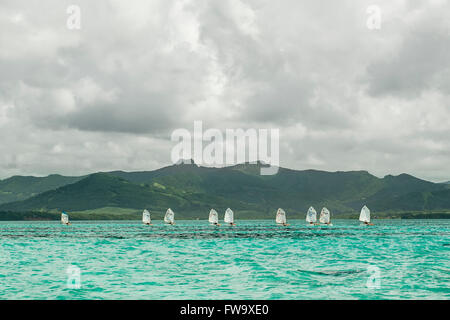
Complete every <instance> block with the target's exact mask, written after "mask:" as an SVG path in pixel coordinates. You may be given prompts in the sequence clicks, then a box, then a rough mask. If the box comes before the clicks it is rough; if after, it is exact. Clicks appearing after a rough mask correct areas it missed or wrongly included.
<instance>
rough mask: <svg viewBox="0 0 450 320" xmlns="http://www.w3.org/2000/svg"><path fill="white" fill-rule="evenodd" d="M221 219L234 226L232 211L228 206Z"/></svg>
mask: <svg viewBox="0 0 450 320" xmlns="http://www.w3.org/2000/svg"><path fill="white" fill-rule="evenodd" d="M223 221H225V223H228V224H229V225H230V226H235V224H234V213H233V211H232V210H231V209H230V208H228V209H227V210H226V211H225V217H224V218H223Z"/></svg>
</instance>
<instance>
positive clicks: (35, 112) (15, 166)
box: [0, 0, 450, 181]
mask: <svg viewBox="0 0 450 320" xmlns="http://www.w3.org/2000/svg"><path fill="white" fill-rule="evenodd" d="M77 2H78V4H79V5H80V6H81V9H82V29H81V30H80V31H69V30H67V29H66V27H65V19H66V18H67V14H66V12H65V9H66V7H67V5H69V4H72V2H71V1H68V0H67V1H50V0H49V1H45V2H42V1H31V0H30V1H12V0H4V1H2V4H1V5H0V45H1V48H2V50H1V51H0V70H2V72H1V74H0V135H1V136H2V144H1V145H0V153H1V154H3V156H0V176H3V177H5V176H8V175H11V174H48V173H54V172H56V173H66V174H79V173H88V172H92V171H98V170H101V171H106V170H114V169H123V170H146V169H154V168H157V167H159V166H162V165H167V164H170V151H171V147H172V144H171V142H170V141H169V139H170V133H171V131H172V130H173V129H175V128H186V129H188V130H192V127H193V121H194V120H204V127H205V128H211V127H216V128H220V129H225V128H249V127H253V128H266V127H269V128H280V131H281V139H282V140H281V141H280V143H281V145H282V148H281V150H280V160H281V162H282V163H281V164H282V165H284V166H287V167H291V168H296V169H309V168H316V169H323V170H354V169H366V170H369V171H370V172H373V173H375V174H377V175H380V176H383V175H385V174H389V173H401V172H408V173H411V174H416V175H419V176H420V177H422V178H429V179H433V180H442V181H444V180H450V178H449V176H450V172H449V171H448V156H449V155H448V152H446V151H445V150H446V149H445V148H446V147H448V148H447V150H448V149H450V145H449V144H450V141H449V134H448V129H445V127H446V126H445V124H446V123H448V122H449V121H450V112H449V109H448V95H449V93H450V81H449V79H450V77H449V74H450V70H449V68H450V58H449V50H448V49H449V47H448V32H449V28H448V22H447V20H448V17H446V15H447V12H448V10H446V9H448V2H439V1H433V2H429V3H428V2H407V3H405V2H404V1H387V0H386V1H379V3H378V4H379V5H380V7H381V8H382V10H383V19H384V20H383V24H382V29H381V30H379V31H375V32H373V31H371V30H368V29H367V28H366V25H365V22H366V18H367V14H366V11H365V10H366V8H367V6H368V5H370V4H373V3H372V2H371V1H368V0H367V1H358V2H355V1H326V0H321V1H297V0H283V1H264V0H261V1H259V0H252V1H240V0H236V1H207V0H204V1H195V2H189V1H184V2H180V1H167V0H161V1H144V0H142V1H138V0H136V1H132V2H129V3H127V2H123V1H116V0H109V1H107V0H100V1H95V2H94V1H87V0H80V1H77ZM18 14H19V15H21V16H20V19H19V18H17V16H16V15H18ZM14 17H16V18H17V19H15V20H14V19H13V18H14ZM430 159H431V160H430Z"/></svg>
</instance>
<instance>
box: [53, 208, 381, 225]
mask: <svg viewBox="0 0 450 320" xmlns="http://www.w3.org/2000/svg"><path fill="white" fill-rule="evenodd" d="M208 221H209V223H210V224H211V225H215V226H220V224H219V214H218V213H217V211H216V210H214V209H211V210H210V211H209V218H208ZM223 221H224V222H225V223H226V224H228V225H230V226H235V225H236V224H235V223H234V212H233V210H231V209H230V208H227V210H225V216H224V219H223ZM306 221H307V222H308V224H309V225H319V224H322V225H327V226H332V225H333V224H332V223H331V213H330V210H328V209H327V208H326V207H323V208H322V210H321V211H320V216H319V223H317V212H316V210H315V209H314V208H313V207H310V208H309V209H308V212H307V213H306ZM359 221H361V222H362V225H368V226H373V223H371V222H370V209H369V208H368V207H367V206H364V207H363V208H362V209H361V213H360V215H359ZM164 222H165V223H167V224H170V225H174V224H175V213H174V212H173V211H172V209H170V208H169V209H167V211H166V214H165V216H164ZM275 222H276V223H277V224H278V225H283V226H288V225H289V224H287V220H286V212H285V211H284V210H283V209H281V208H278V210H277V212H276V216H275ZM61 223H62V224H65V225H70V222H69V215H68V214H67V213H66V212H65V211H63V212H62V213H61ZM142 223H143V224H146V225H151V224H152V220H151V217H150V212H149V211H148V210H147V209H145V210H144V211H143V212H142Z"/></svg>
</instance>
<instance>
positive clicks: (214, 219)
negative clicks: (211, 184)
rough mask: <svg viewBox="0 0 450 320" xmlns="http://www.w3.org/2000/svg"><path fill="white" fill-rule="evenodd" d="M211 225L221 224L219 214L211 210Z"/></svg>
mask: <svg viewBox="0 0 450 320" xmlns="http://www.w3.org/2000/svg"><path fill="white" fill-rule="evenodd" d="M209 223H214V224H218V223H219V214H218V213H217V211H216V210H214V209H211V211H209Z"/></svg>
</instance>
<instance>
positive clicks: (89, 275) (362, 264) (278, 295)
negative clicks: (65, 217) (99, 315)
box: [0, 220, 450, 300]
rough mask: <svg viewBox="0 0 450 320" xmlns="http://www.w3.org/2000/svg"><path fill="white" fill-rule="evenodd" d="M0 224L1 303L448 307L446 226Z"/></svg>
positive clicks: (449, 234) (449, 231) (449, 239)
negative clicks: (392, 302) (384, 302)
mask: <svg viewBox="0 0 450 320" xmlns="http://www.w3.org/2000/svg"><path fill="white" fill-rule="evenodd" d="M288 222H289V223H290V225H289V226H285V227H284V226H278V225H276V224H275V222H274V221H269V220H254V221H236V224H237V225H236V226H234V227H231V226H225V225H221V226H219V227H216V226H211V225H209V224H208V222H207V221H200V220H196V221H176V225H174V226H170V225H165V224H163V222H162V221H153V224H154V225H153V226H147V225H143V224H141V223H140V221H73V222H72V225H70V226H65V225H61V224H60V223H59V222H57V221H52V222H38V221H33V222H28V221H21V222H0V299H2V300H9V299H33V300H34V299H45V300H84V299H99V300H103V299H121V300H122V299H126V300H128V299H145V300H159V299H208V300H209V299H268V300H270V299H287V300H297V299H301V300H311V299H319V300H326V299H345V300H354V299H449V298H450V259H449V258H450V220H375V221H374V223H375V225H374V226H362V225H360V223H359V221H356V220H334V221H333V226H308V225H307V224H306V222H305V221H304V220H291V221H288Z"/></svg>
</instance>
